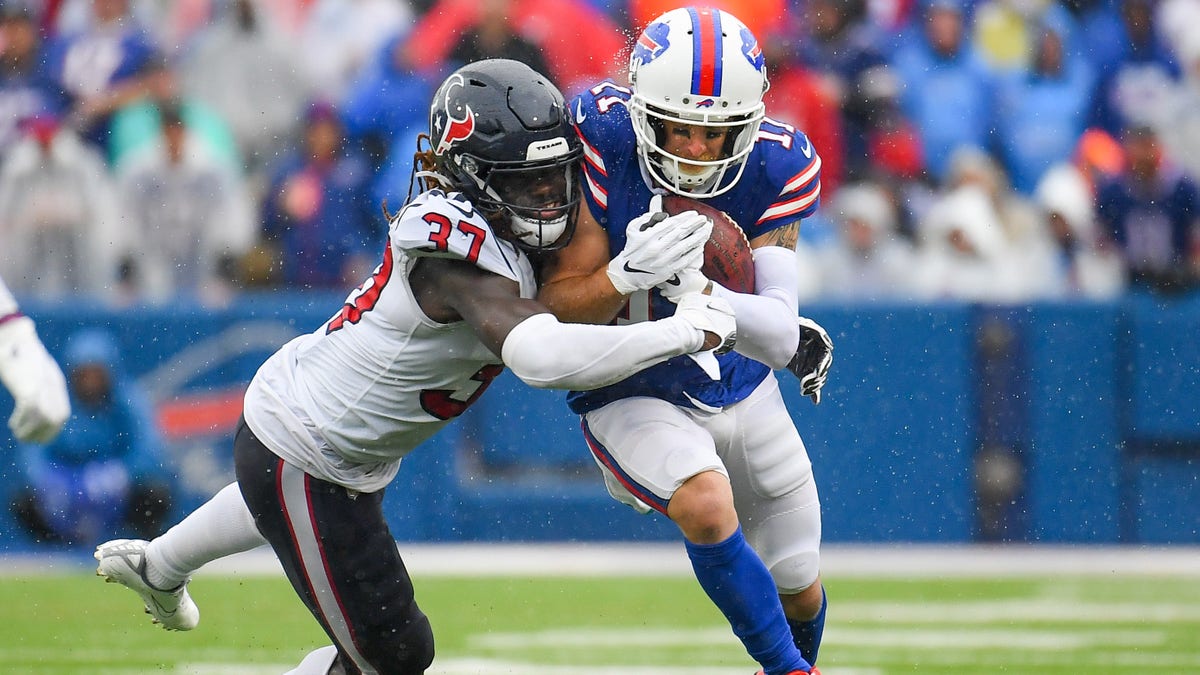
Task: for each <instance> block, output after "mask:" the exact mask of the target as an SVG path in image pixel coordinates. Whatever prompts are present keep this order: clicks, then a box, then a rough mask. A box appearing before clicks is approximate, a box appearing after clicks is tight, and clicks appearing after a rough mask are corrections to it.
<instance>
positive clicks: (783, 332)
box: [713, 220, 800, 369]
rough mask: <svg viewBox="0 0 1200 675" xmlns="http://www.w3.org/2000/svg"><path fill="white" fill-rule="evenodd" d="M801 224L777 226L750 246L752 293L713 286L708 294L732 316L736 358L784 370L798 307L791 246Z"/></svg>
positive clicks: (792, 348)
mask: <svg viewBox="0 0 1200 675" xmlns="http://www.w3.org/2000/svg"><path fill="white" fill-rule="evenodd" d="M799 235H800V221H798V220H797V221H793V222H791V223H788V224H787V225H783V226H781V227H777V228H775V229H773V230H771V231H769V232H766V233H763V234H761V235H759V236H757V237H755V238H754V239H752V240H751V241H750V248H751V249H752V250H753V252H754V279H755V283H754V285H755V292H754V293H736V292H734V291H731V290H729V289H727V288H725V287H723V286H721V285H719V284H715V285H714V288H713V295H716V296H717V297H720V298H724V299H725V300H726V301H728V302H729V304H730V305H732V306H733V308H734V314H735V315H736V316H737V324H738V341H737V346H736V347H734V349H736V350H737V351H738V352H739V353H741V354H743V355H745V356H748V357H750V358H752V359H754V360H756V361H760V362H762V363H765V364H767V365H768V366H770V367H771V368H775V369H779V368H784V367H786V366H787V365H788V363H789V362H790V361H791V360H792V357H793V356H794V355H795V353H796V344H797V340H798V339H799V327H798V325H797V323H796V314H797V308H798V305H799V302H798V300H797V298H796V288H797V286H798V285H799V272H798V271H797V269H796V242H797V241H798V239H799Z"/></svg>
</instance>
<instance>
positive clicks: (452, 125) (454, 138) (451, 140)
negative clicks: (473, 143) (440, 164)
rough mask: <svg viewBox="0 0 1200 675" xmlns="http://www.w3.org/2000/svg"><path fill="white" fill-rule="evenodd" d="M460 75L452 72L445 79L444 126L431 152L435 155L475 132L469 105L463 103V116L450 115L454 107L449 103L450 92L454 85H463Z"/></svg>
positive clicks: (473, 118)
mask: <svg viewBox="0 0 1200 675" xmlns="http://www.w3.org/2000/svg"><path fill="white" fill-rule="evenodd" d="M464 86H466V85H465V82H464V81H463V77H462V75H459V74H457V73H456V74H454V75H452V76H451V77H450V79H449V80H447V81H446V128H445V129H442V137H441V139H440V140H438V144H437V147H436V148H434V150H433V152H434V154H435V155H441V154H442V153H444V152H446V151H447V150H449V149H450V147H451V146H452V145H454V144H455V143H458V142H459V141H465V140H466V139H468V138H470V137H471V134H473V133H475V113H473V112H471V106H469V105H463V117H462V118H461V119H455V118H454V117H451V116H450V112H449V111H450V110H451V109H452V108H453V107H454V106H452V105H451V104H450V98H451V97H450V93H451V92H453V91H454V89H455V88H456V87H464Z"/></svg>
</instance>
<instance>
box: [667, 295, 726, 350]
mask: <svg viewBox="0 0 1200 675" xmlns="http://www.w3.org/2000/svg"><path fill="white" fill-rule="evenodd" d="M678 305H679V306H678V307H676V308H675V316H677V317H679V318H681V319H683V320H684V321H686V322H688V323H689V324H691V326H692V327H693V328H696V329H697V330H701V331H704V344H703V345H701V347H700V349H699V350H697V351H702V352H704V351H715V352H716V353H717V354H724V353H725V352H728V351H729V350H731V349H733V345H734V344H735V343H737V321H735V320H734V316H733V307H732V306H731V305H730V304H729V301H727V300H724V299H722V298H715V297H713V296H711V295H704V294H703V293H689V294H687V295H685V296H683V297H681V298H680V299H679V302H678Z"/></svg>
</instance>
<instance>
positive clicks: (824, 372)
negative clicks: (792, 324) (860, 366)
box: [787, 317, 833, 405]
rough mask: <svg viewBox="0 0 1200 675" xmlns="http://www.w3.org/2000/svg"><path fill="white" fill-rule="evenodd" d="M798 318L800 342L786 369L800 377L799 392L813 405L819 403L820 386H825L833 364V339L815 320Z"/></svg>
mask: <svg viewBox="0 0 1200 675" xmlns="http://www.w3.org/2000/svg"><path fill="white" fill-rule="evenodd" d="M798 320H799V322H800V342H799V344H798V345H797V346H796V355H795V356H793V357H792V360H791V361H790V362H789V363H788V365H787V369H788V370H790V371H792V374H793V375H795V376H796V377H798V378H800V393H801V394H804V395H805V396H807V397H809V398H811V399H812V402H813V405H820V403H821V387H824V386H825V380H826V379H827V378H828V377H829V368H830V366H832V365H833V340H830V339H829V333H826V332H825V329H824V328H821V325H820V324H818V323H817V322H816V321H813V320H812V319H807V318H805V317H798Z"/></svg>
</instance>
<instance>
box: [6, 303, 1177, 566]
mask: <svg viewBox="0 0 1200 675" xmlns="http://www.w3.org/2000/svg"><path fill="white" fill-rule="evenodd" d="M340 302H341V298H340V297H336V296H328V295H283V296H281V295H270V296H265V295H264V296H252V297H249V298H247V299H246V300H245V301H244V302H241V303H239V304H238V305H237V306H235V307H232V308H229V309H225V310H219V311H212V310H205V309H201V308H196V307H184V306H172V307H167V308H138V309H126V310H121V311H112V310H108V309H100V308H96V307H92V306H88V305H85V304H54V305H46V304H37V303H32V302H31V303H27V304H26V309H27V310H28V311H29V313H30V314H31V315H33V316H34V317H35V318H36V319H37V321H38V325H39V330H40V332H41V334H42V336H43V339H44V340H45V342H46V344H47V346H48V347H49V348H50V350H51V352H53V353H56V354H57V353H61V350H62V348H63V346H64V344H65V343H66V340H67V338H68V337H69V335H70V334H71V333H72V332H74V331H75V330H78V329H79V328H81V327H83V326H97V325H99V326H105V327H107V328H109V329H110V330H112V331H113V332H114V334H115V335H116V337H117V338H118V340H119V342H120V344H121V345H122V347H123V349H124V356H125V365H126V368H127V370H128V371H129V372H130V374H132V375H133V376H134V377H136V378H138V379H139V381H140V382H141V383H142V384H143V385H144V386H145V387H146V388H147V389H148V391H149V392H150V394H151V396H152V398H153V399H154V400H155V401H156V402H157V403H158V404H159V409H160V412H161V416H160V419H161V420H162V421H163V423H164V425H165V426H166V427H167V429H166V431H167V432H168V433H167V434H166V438H167V444H166V445H167V447H166V448H165V451H164V454H165V456H166V458H167V460H168V462H169V463H170V464H171V466H172V467H174V470H175V475H176V477H177V483H178V485H177V488H178V490H179V495H180V498H179V500H178V504H177V511H178V512H179V513H178V515H182V514H183V513H184V512H186V511H185V510H187V509H190V508H192V507H194V506H196V505H198V504H199V503H200V502H202V501H203V500H204V499H205V498H206V497H207V496H208V495H209V494H211V493H212V492H214V491H215V490H217V489H219V488H220V487H221V486H222V485H224V484H225V483H226V482H227V481H229V480H230V479H231V477H232V474H231V458H230V444H231V442H230V432H231V425H232V423H233V421H234V420H236V415H237V399H238V396H239V395H240V392H241V390H242V389H243V388H244V387H245V384H246V382H247V381H248V380H249V378H250V377H251V376H252V375H253V373H254V371H255V370H256V368H257V367H258V365H259V364H260V363H261V362H262V361H263V360H264V359H265V358H266V357H267V356H269V355H270V354H271V352H273V351H274V349H275V348H276V347H277V346H278V345H279V344H282V342H284V341H286V340H287V339H289V338H291V337H292V336H295V335H297V334H299V333H301V332H307V331H309V330H312V329H314V328H316V327H318V326H319V325H321V323H322V322H323V321H324V320H325V319H326V318H328V316H330V315H331V314H332V313H333V310H334V309H336V307H337V306H338V305H339V304H340ZM806 311H808V312H809V313H810V314H811V315H812V316H814V317H816V318H817V319H818V320H820V321H821V322H822V323H823V324H824V325H825V326H826V327H827V328H828V329H829V332H830V333H831V334H832V335H833V338H834V342H835V345H836V348H835V359H834V370H833V372H832V376H831V378H830V382H829V385H828V387H827V388H826V391H825V399H824V401H823V402H822V404H821V405H820V406H819V407H814V406H813V405H812V404H811V403H810V402H809V401H808V400H807V399H804V398H802V397H801V396H800V394H799V391H798V388H797V386H796V383H795V380H794V378H792V377H791V375H789V374H787V373H780V374H779V379H780V382H781V385H782V387H783V391H784V396H785V399H786V400H787V402H788V404H789V408H790V410H791V411H792V414H793V416H794V418H795V421H796V424H797V425H798V427H799V428H800V430H801V433H802V434H803V435H804V437H805V441H806V443H807V445H808V451H809V454H810V455H811V457H812V459H813V462H814V466H815V471H816V476H817V481H818V486H819V489H820V492H821V500H822V509H823V518H824V530H825V540H826V541H830V542H938V543H949V542H968V541H976V540H981V539H986V538H989V537H995V538H1000V539H1004V540H1012V541H1029V542H1074V543H1117V542H1142V543H1156V544H1157V543H1200V507H1197V506H1196V500H1195V490H1196V487H1197V486H1198V485H1200V344H1198V341H1200V301H1198V300H1196V299H1190V300H1171V301H1162V300H1159V299H1155V298H1148V297H1131V298H1127V299H1124V300H1122V301H1121V302H1119V303H1105V304H1042V305H1035V306H1029V307H1017V308H984V307H974V306H966V305H938V306H907V305H906V306H879V305H872V306H856V307H845V306H815V307H810V308H807V309H806ZM997 345H999V347H998V346H997ZM10 406H11V403H10V402H9V400H8V399H7V397H6V395H5V394H3V393H0V411H4V413H3V414H4V415H7V414H8V411H9V410H10V409H11V408H10ZM0 444H2V445H3V446H5V447H6V449H7V452H6V453H5V455H4V456H3V458H2V459H0V495H2V496H3V499H4V502H5V503H7V501H8V498H9V496H10V495H11V493H12V491H13V490H14V489H15V488H16V487H17V486H18V485H19V483H20V481H21V471H20V468H19V466H17V459H16V458H17V453H16V452H15V451H14V442H13V440H12V439H11V438H10V437H8V436H7V429H6V428H5V429H3V430H2V431H0ZM983 448H989V449H993V450H994V449H996V448H999V449H1000V450H1001V451H1002V452H1003V453H1004V455H1005V456H1006V457H1008V458H1009V459H1011V460H1012V461H1013V462H1014V463H1015V466H1016V467H1017V481H1016V483H1015V484H1014V485H1012V486H1010V487H1011V490H1012V493H1011V500H1010V501H1009V502H1006V504H1007V506H1006V510H1005V511H1003V512H1002V513H1000V515H999V516H998V517H999V518H1000V520H1002V521H1003V522H1002V523H1000V525H1001V526H1002V527H1001V529H1000V530H999V532H1000V534H999V535H996V534H995V532H996V531H997V530H995V529H989V528H988V527H987V526H985V525H984V524H983V521H982V515H981V514H983V513H984V511H985V509H984V508H983V504H981V502H980V495H981V494H982V493H981V492H980V491H979V488H978V487H977V485H978V483H977V479H976V474H977V470H978V469H979V468H980V464H979V460H980V458H981V457H982V456H983V455H982V454H981V449H983ZM385 505H386V508H387V511H388V517H389V522H390V523H391V526H392V528H393V531H394V534H395V535H396V536H397V538H399V539H401V540H412V541H550V540H673V539H675V538H676V534H675V530H674V527H673V526H672V525H670V523H668V522H667V521H666V520H665V519H664V518H661V517H659V516H641V515H638V514H636V513H634V512H633V511H632V510H630V509H628V508H627V507H624V506H622V505H620V504H618V503H616V502H614V501H612V500H611V499H609V498H608V496H607V495H606V493H605V492H604V489H603V486H602V483H601V481H600V479H599V475H598V472H597V470H596V468H595V465H594V464H593V463H592V461H591V458H590V456H589V455H588V453H587V449H586V446H585V445H584V444H583V442H582V440H581V436H580V433H579V422H578V419H577V418H576V417H574V416H573V415H571V414H570V413H569V412H568V411H567V409H566V407H565V404H564V403H563V394H562V393H560V392H548V391H537V390H533V389H531V388H529V387H526V386H524V385H523V384H521V383H520V382H519V381H518V380H516V378H514V377H513V376H512V375H511V374H505V375H503V376H502V377H500V378H499V379H497V381H496V382H495V383H493V385H492V387H491V391H489V392H488V393H487V395H486V396H483V397H482V398H481V399H480V400H479V402H477V403H476V405H475V406H473V407H472V408H471V409H470V410H469V411H468V412H467V414H465V415H464V416H463V417H462V418H461V419H460V420H459V421H458V422H457V423H456V424H453V425H451V426H450V427H448V428H447V429H446V430H444V431H443V432H442V433H441V434H439V435H438V436H436V437H435V438H434V439H433V440H432V441H430V442H429V443H428V444H427V445H426V446H425V447H422V448H420V449H419V450H418V451H417V452H415V453H414V454H413V455H412V456H411V457H410V458H409V459H407V460H406V461H405V463H404V465H403V466H402V468H401V472H400V475H399V478H398V479H397V481H396V482H395V483H393V485H392V487H391V488H389V491H388V495H387V498H386V500H385ZM993 517H996V516H995V514H993ZM994 524H995V523H993V525H994ZM28 545H29V542H28V541H27V540H26V539H25V538H24V537H23V536H22V535H21V533H19V532H17V531H16V528H15V524H14V523H13V521H12V519H11V516H10V515H9V513H8V511H7V509H4V510H3V512H2V513H0V550H13V549H20V548H24V547H27V546H28Z"/></svg>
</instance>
